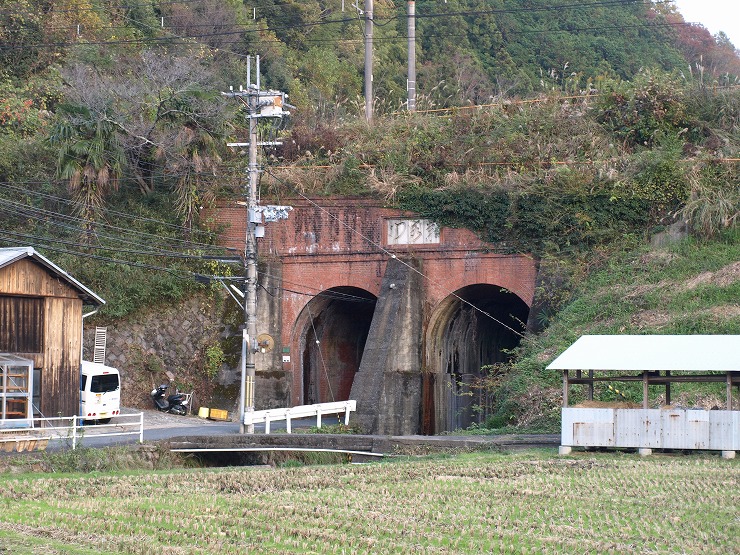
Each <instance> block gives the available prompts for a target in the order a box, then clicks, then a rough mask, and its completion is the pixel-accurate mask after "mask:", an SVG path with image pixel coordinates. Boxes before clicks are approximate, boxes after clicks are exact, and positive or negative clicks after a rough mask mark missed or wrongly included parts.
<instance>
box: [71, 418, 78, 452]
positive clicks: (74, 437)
mask: <svg viewBox="0 0 740 555" xmlns="http://www.w3.org/2000/svg"><path fill="white" fill-rule="evenodd" d="M75 449H77V415H74V416H73V417H72V450H73V451H74V450H75Z"/></svg>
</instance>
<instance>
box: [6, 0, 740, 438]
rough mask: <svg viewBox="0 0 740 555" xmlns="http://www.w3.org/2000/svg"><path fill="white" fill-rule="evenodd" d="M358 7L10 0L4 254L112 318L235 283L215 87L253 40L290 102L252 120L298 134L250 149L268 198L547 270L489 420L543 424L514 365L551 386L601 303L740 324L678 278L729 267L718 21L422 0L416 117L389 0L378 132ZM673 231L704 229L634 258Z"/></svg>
mask: <svg viewBox="0 0 740 555" xmlns="http://www.w3.org/2000/svg"><path fill="white" fill-rule="evenodd" d="M346 9H347V10H348V11H346V12H342V11H341V9H340V7H339V4H337V5H333V4H332V5H328V4H325V3H321V2H315V1H312V0H301V1H295V0H288V1H286V2H281V3H279V4H276V3H274V2H272V1H263V0H258V1H257V2H255V3H252V4H250V5H249V6H247V5H246V4H244V3H242V2H240V1H237V0H193V1H188V2H164V3H162V2H155V1H153V0H58V1H55V2H47V1H46V0H20V1H17V0H12V1H11V0H0V185H1V187H0V214H2V218H0V229H1V230H2V232H1V233H0V243H2V245H3V246H11V245H33V246H35V247H36V248H38V249H39V250H40V251H41V252H42V253H43V254H45V255H47V256H49V257H50V258H52V259H53V260H54V261H55V262H56V263H58V264H59V265H60V266H61V267H63V268H64V269H65V270H67V271H69V272H70V273H71V274H72V275H74V276H75V277H76V278H77V279H79V280H80V281H82V282H83V283H85V284H86V285H87V286H89V287H90V288H92V289H93V290H95V291H96V292H97V293H99V294H100V295H101V296H103V297H104V298H105V299H106V300H107V301H108V303H107V305H106V306H105V307H104V308H103V310H101V312H100V313H99V314H98V315H96V316H95V318H97V319H98V321H99V322H101V323H104V322H109V321H113V320H115V319H119V318H127V317H133V316H135V315H136V314H137V312H139V311H141V310H142V309H143V308H149V309H155V310H156V307H157V305H162V304H164V303H173V302H178V301H181V300H183V299H184V298H186V297H187V296H189V295H191V294H193V292H195V291H197V290H201V289H203V288H204V287H206V286H204V285H203V282H205V281H207V280H206V279H204V278H205V277H206V276H211V275H228V274H230V273H233V272H239V271H240V267H239V266H238V265H236V266H234V265H229V264H227V263H224V262H223V260H224V259H225V257H235V256H236V255H238V254H239V253H235V252H226V251H225V250H224V249H222V248H219V247H218V246H217V245H215V242H216V238H215V234H214V233H213V232H212V231H211V230H210V228H209V225H208V224H209V222H206V221H203V219H202V218H201V210H202V208H203V207H207V206H209V205H210V204H211V203H213V202H214V201H215V200H217V199H223V198H226V197H234V196H240V195H242V194H243V186H244V178H245V176H244V171H245V165H246V163H245V159H244V156H243V155H242V153H240V152H236V151H233V150H232V149H229V148H227V147H226V143H227V142H229V141H234V142H243V141H244V140H245V137H246V136H247V132H246V123H247V119H246V117H245V113H244V109H243V107H240V105H239V104H238V103H236V102H234V101H233V100H231V101H230V100H229V99H226V98H224V97H222V96H221V94H220V92H221V91H226V90H228V88H229V86H231V85H234V86H239V85H240V84H242V85H243V84H245V76H246V66H247V61H246V60H247V57H248V56H249V55H253V54H260V56H261V64H262V65H261V71H262V76H261V77H262V81H261V82H262V84H263V87H269V88H273V89H279V90H283V91H285V92H287V93H289V95H290V102H291V103H292V104H294V105H295V106H296V109H295V110H292V111H293V112H294V113H293V115H292V116H291V118H289V119H288V120H287V121H281V122H279V123H277V124H275V125H272V124H270V123H269V122H267V121H265V122H263V123H262V124H261V125H260V134H261V137H260V139H265V140H267V139H270V140H271V139H275V138H280V139H281V141H282V142H283V145H282V146H281V147H279V148H275V149H271V150H265V152H263V153H261V159H262V160H263V161H264V168H263V169H264V172H263V173H262V178H261V183H260V194H261V196H262V197H263V198H266V199H267V198H277V199H282V198H285V197H286V196H295V195H310V196H312V197H315V198H321V197H322V196H370V197H373V198H377V199H380V200H381V201H383V202H385V203H386V204H387V205H388V206H392V207H396V208H402V209H407V210H413V211H415V212H417V213H419V214H421V215H422V216H423V217H425V218H429V219H432V220H435V221H436V222H438V223H439V224H441V225H443V226H452V227H467V228H470V229H472V230H473V231H475V232H476V233H478V234H479V235H480V237H481V238H483V239H484V240H486V241H488V242H490V243H491V245H492V246H491V248H492V249H495V250H497V251H500V252H526V253H531V254H532V255H533V256H536V257H537V258H538V260H540V268H541V278H542V279H541V286H540V288H539V290H538V291H537V299H536V307H535V308H536V313H537V322H538V324H539V328H545V327H547V326H548V325H549V326H550V329H549V330H548V331H547V332H546V334H545V335H542V336H539V335H538V336H534V337H533V338H531V339H528V340H527V341H525V344H524V345H523V347H522V350H521V352H520V353H519V354H520V356H521V360H520V362H519V363H517V365H516V366H515V367H514V368H513V369H511V368H508V367H507V368H500V369H496V371H495V372H492V375H491V380H492V382H491V383H494V384H495V385H496V387H499V386H500V387H503V388H504V389H503V391H505V392H507V393H506V394H505V395H499V396H498V398H497V405H498V406H497V408H496V412H495V415H494V417H493V421H492V422H491V424H492V425H494V426H496V427H500V426H506V425H510V424H517V425H520V426H527V425H529V426H537V425H540V424H542V423H543V422H549V423H550V425H552V422H553V419H552V415H551V414H549V413H548V414H549V416H548V415H546V414H545V413H546V410H545V409H543V408H540V407H539V405H538V404H537V403H534V402H531V403H529V404H527V402H526V401H527V399H526V398H525V397H523V396H526V395H534V394H535V393H536V389H535V390H528V391H527V390H525V388H524V387H523V385H522V384H523V383H524V382H523V381H522V380H524V378H522V377H521V376H527V375H530V376H537V379H538V383H542V384H546V383H547V382H548V380H549V379H550V378H549V377H548V376H546V375H544V374H543V373H542V368H544V363H545V360H546V359H547V357H548V356H549V355H550V354H552V353H554V352H555V351H556V350H557V349H559V348H563V347H564V346H565V345H566V343H567V342H568V341H570V339H572V336H573V335H574V334H576V333H577V332H578V330H580V331H586V330H589V329H592V327H591V326H592V325H596V324H591V323H589V318H591V319H592V322H598V326H604V325H606V323H610V324H609V326H610V327H608V328H603V330H604V331H606V330H607V329H608V330H610V331H619V332H625V331H630V330H631V331H637V332H644V331H647V330H658V331H665V332H667V331H676V330H684V331H687V332H688V331H692V332H697V331H700V330H706V332H707V333H709V332H711V333H730V332H733V330H734V332H736V330H737V314H736V311H735V309H736V306H737V304H736V302H735V303H734V304H733V302H732V301H731V295H733V294H736V293H737V283H736V281H737V280H736V279H734V278H733V279H730V281H728V283H726V284H725V283H724V282H723V284H714V285H712V284H711V283H710V284H706V283H702V284H698V285H697V286H696V287H693V288H685V287H683V286H679V285H677V284H679V283H681V282H682V281H684V282H689V281H690V280H693V279H703V278H701V276H702V275H703V272H720V273H722V272H725V273H726V274H727V275H729V276H736V269H734V268H735V267H734V266H732V263H733V261H737V260H738V258H739V257H738V256H737V255H738V253H737V250H736V248H734V247H733V242H735V243H736V242H737V228H738V222H739V220H740V218H739V217H738V213H739V212H740V171H738V159H739V158H740V88H739V86H738V85H740V83H739V82H738V78H739V76H740V57H738V51H737V50H736V49H735V48H734V46H733V45H732V44H730V42H729V41H728V40H727V37H726V36H724V35H722V34H719V35H717V36H716V37H712V36H711V35H710V34H709V33H708V32H707V31H706V30H705V29H703V28H701V27H698V26H694V25H687V24H685V22H684V21H683V18H682V17H681V16H680V14H678V13H676V12H675V10H674V9H672V8H671V7H669V6H668V5H666V4H664V3H662V2H655V3H652V2H641V1H640V2H636V1H631V0H624V1H607V0H603V1H602V0H593V1H585V0H583V1H578V2H571V3H568V4H559V3H557V2H556V0H535V1H529V0H527V1H524V0H500V1H497V2H495V3H494V4H490V3H483V2H481V1H480V0H459V1H456V2H452V1H451V2H446V3H419V5H418V7H417V13H418V15H419V17H418V21H417V37H418V41H417V43H418V47H419V48H418V70H419V71H418V90H419V101H418V107H419V110H418V111H417V112H416V113H414V114H409V113H408V112H406V111H404V105H403V103H404V99H405V94H406V93H405V91H406V87H405V81H406V74H405V64H406V60H405V57H406V38H405V33H406V24H407V20H406V16H405V9H406V3H405V2H402V1H401V0H396V1H395V2H390V1H389V0H383V1H379V2H376V10H375V12H376V13H375V23H376V25H375V39H376V40H375V47H374V58H375V66H374V67H375V69H374V87H375V92H374V99H373V104H374V106H375V118H374V120H373V121H372V122H370V123H368V122H366V121H365V119H364V105H363V102H364V101H363V99H362V97H361V90H362V74H363V58H364V56H363V54H364V53H363V49H362V48H363V47H362V40H361V39H362V28H361V27H362V25H361V24H362V17H361V16H359V15H358V13H357V12H355V11H349V10H350V8H349V6H347V7H346ZM352 9H353V10H354V8H352ZM253 71H254V68H253ZM253 81H254V79H253ZM677 222H678V223H681V222H686V223H687V225H688V231H689V233H690V234H691V237H692V238H691V239H690V240H689V241H690V242H689V243H686V244H683V243H681V244H680V245H684V246H677V247H672V248H674V249H678V250H676V251H666V252H663V251H660V253H658V254H652V255H651V254H649V253H647V252H646V251H643V250H642V248H643V246H644V245H645V244H647V241H648V239H649V238H650V237H651V236H653V235H655V234H656V233H659V232H661V231H664V230H666V229H667V228H670V226H672V225H674V224H675V223H677ZM686 245H688V246H686ZM681 249H683V250H681ZM634 252H637V253H638V254H633V253H634ZM666 253H667V254H666ZM701 253H704V254H701ZM694 257H696V258H694ZM684 259H685V260H686V261H687V262H683V261H684ZM636 260H639V261H642V262H636ZM719 261H722V263H721V264H720V262H719ZM684 264H686V265H685V266H684ZM718 264H719V265H718ZM609 268H612V269H614V268H616V269H617V270H620V271H622V272H628V273H627V275H628V276H629V277H625V274H621V275H619V274H617V275H619V277H614V278H608V277H605V276H609V275H610V274H609V273H608V272H609ZM681 268H683V269H682V270H681ZM728 268H729V269H728ZM612 271H614V270H612ZM595 272H606V273H596V274H595ZM733 272H734V273H733ZM594 275H595V276H596V277H591V278H590V280H599V279H602V280H605V281H604V283H605V284H607V283H614V284H615V285H614V286H613V287H612V286H609V285H603V286H602V287H601V288H599V287H598V286H597V283H598V281H588V279H589V276H594ZM722 275H725V274H722ZM599 276H601V277H599ZM648 276H650V277H648ZM643 278H644V279H645V280H646V281H645V282H644V283H643V282H642V281H641V280H642V279H643ZM609 279H613V282H609V281H608V280H609ZM728 279H729V278H728ZM632 282H634V283H635V284H636V287H635V289H619V287H622V288H625V287H628V286H630V284H631V283H632ZM663 282H665V283H666V284H667V285H665V286H655V287H653V285H654V284H656V283H658V284H659V283H663ZM617 285H618V286H619V287H617ZM712 287H714V289H712ZM708 288H709V289H708ZM620 291H621V293H620ZM674 296H675V300H674V301H670V303H669V302H667V301H668V300H669V299H673V298H674ZM594 299H595V300H594ZM589 302H593V303H594V305H593V308H591V309H587V308H584V306H585V305H588V303H589ZM579 307H580V308H579ZM599 307H610V310H611V311H616V312H615V313H614V314H609V315H608V317H607V315H605V314H603V313H602V312H599V310H598V309H599ZM733 307H735V308H733ZM563 310H564V312H562V311H563ZM666 311H667V312H666ZM559 313H560V314H561V315H560V316H558V314H559ZM574 318H580V319H581V320H579V322H578V323H577V324H576V323H575V320H573V319H574ZM633 318H634V319H635V322H637V323H635V322H633V321H632V319H633ZM559 322H560V323H559ZM679 323H681V326H682V327H680V326H679ZM640 326H641V327H640ZM691 326H693V327H691ZM564 329H567V330H569V331H568V333H565V332H564V331H562V330H564ZM599 329H602V328H599ZM211 370H212V368H211ZM504 375H506V376H509V379H506V380H504V378H503V376H504ZM502 380H504V381H502Z"/></svg>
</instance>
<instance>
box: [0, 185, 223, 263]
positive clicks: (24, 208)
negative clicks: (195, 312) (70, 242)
mask: <svg viewBox="0 0 740 555" xmlns="http://www.w3.org/2000/svg"><path fill="white" fill-rule="evenodd" d="M2 204H4V205H6V206H10V207H11V208H13V209H14V210H15V211H16V213H17V214H22V215H24V216H26V217H29V218H32V219H35V220H40V221H44V222H47V223H50V224H51V225H54V226H56V227H60V228H62V229H67V230H70V231H74V232H75V233H78V234H84V233H85V232H86V231H85V227H84V226H86V225H87V224H88V223H89V222H87V221H86V220H84V219H82V218H78V217H74V216H70V215H66V214H62V213H59V212H52V211H49V210H45V209H43V208H36V207H32V206H28V205H25V204H22V203H19V202H15V201H11V200H8V199H2V198H0V205H2ZM57 220H62V221H64V220H66V221H70V222H73V223H75V222H76V223H79V224H81V225H82V226H83V227H77V226H72V225H67V224H64V223H62V222H61V221H57ZM94 226H95V227H96V228H97V227H101V228H104V229H108V230H111V231H113V232H117V233H119V234H118V235H105V234H100V233H98V232H96V233H94V235H95V236H96V237H102V238H104V239H108V240H111V241H114V242H120V243H123V244H129V245H137V246H142V245H145V246H150V245H151V242H150V241H151V240H152V239H157V240H161V241H165V242H172V243H175V244H176V245H177V247H175V245H169V246H170V247H173V248H182V249H192V248H199V249H208V250H219V251H221V250H223V248H222V247H218V246H214V245H210V244H208V243H198V242H194V241H188V240H186V239H177V238H174V237H163V236H161V235H155V234H151V233H147V232H143V231H138V230H134V229H130V228H122V227H119V226H113V225H110V224H107V223H104V222H94ZM121 234H125V235H127V236H128V235H129V234H131V235H133V236H134V237H139V238H140V239H141V240H146V241H147V242H146V243H139V242H136V241H132V240H128V239H124V238H123V235H121ZM149 252H150V253H151V254H152V255H153V254H154V253H156V252H159V253H173V252H176V251H165V250H164V249H161V248H156V247H155V250H150V251H149Z"/></svg>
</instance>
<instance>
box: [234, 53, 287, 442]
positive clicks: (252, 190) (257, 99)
mask: <svg viewBox="0 0 740 555" xmlns="http://www.w3.org/2000/svg"><path fill="white" fill-rule="evenodd" d="M259 64H260V59H259V56H257V57H256V66H257V67H256V72H255V73H256V76H257V77H256V80H257V83H256V84H252V58H251V56H250V57H248V58H247V90H246V91H245V90H241V87H240V90H239V92H234V91H231V92H227V93H221V94H222V95H224V96H226V97H229V98H237V99H239V100H240V101H241V102H242V103H243V104H244V106H245V107H246V108H247V114H248V115H247V117H248V118H249V142H248V143H228V146H234V147H244V146H247V147H249V166H248V170H247V172H248V179H247V188H246V191H245V197H246V202H240V203H239V204H242V205H245V206H246V207H247V225H246V237H245V241H244V242H245V248H244V330H243V331H242V357H241V388H240V401H239V402H240V415H239V416H240V420H239V422H240V426H239V430H240V432H241V433H250V434H251V433H254V425H253V424H252V423H251V422H252V419H251V417H250V415H249V414H248V413H251V412H254V385H255V360H254V359H255V357H254V355H255V353H256V352H257V351H258V350H259V349H260V345H258V344H257V238H258V237H262V236H264V229H265V228H264V226H263V225H262V222H263V214H264V215H265V219H266V220H267V221H276V220H279V219H285V218H287V217H288V212H289V211H290V210H292V209H293V208H292V207H291V206H259V205H258V203H257V186H258V181H259V172H260V169H259V165H258V162H257V147H258V146H269V145H279V144H281V143H279V142H258V136H257V120H258V118H261V117H263V118H264V117H271V118H274V117H282V116H284V115H288V114H290V112H286V111H284V110H283V106H290V105H289V104H287V103H286V102H285V98H286V96H287V95H286V94H285V93H282V92H280V91H271V90H268V91H262V90H261V89H260V66H259Z"/></svg>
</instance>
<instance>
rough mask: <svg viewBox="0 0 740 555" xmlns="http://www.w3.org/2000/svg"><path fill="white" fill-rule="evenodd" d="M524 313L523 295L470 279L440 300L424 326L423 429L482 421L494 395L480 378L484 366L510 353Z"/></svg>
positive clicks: (522, 327) (444, 428) (521, 328)
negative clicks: (466, 283) (425, 345)
mask: <svg viewBox="0 0 740 555" xmlns="http://www.w3.org/2000/svg"><path fill="white" fill-rule="evenodd" d="M471 305H472V306H471ZM489 315H490V316H489ZM528 315H529V307H528V306H527V304H526V303H525V302H524V301H522V300H521V299H520V298H519V297H518V296H517V295H515V294H514V293H511V292H509V291H506V290H503V289H501V288H500V287H498V286H496V285H488V284H475V285H469V286H467V287H463V288H462V289H460V290H458V291H457V292H456V293H455V294H454V295H450V296H448V297H447V298H446V299H444V300H443V301H442V302H441V303H440V305H439V307H438V309H437V310H436V312H435V314H434V315H433V317H432V321H431V322H430V326H429V328H428V332H427V356H426V360H427V368H426V372H425V374H424V383H423V399H422V432H423V433H427V434H433V433H438V432H441V431H449V430H454V429H459V428H467V427H468V426H470V425H471V424H473V423H481V422H483V421H485V419H486V417H487V415H488V407H489V406H490V404H491V401H492V399H491V396H490V393H491V392H490V391H488V390H486V389H485V388H481V387H480V379H481V378H482V377H484V376H485V375H486V367H488V366H490V365H493V364H496V363H499V362H505V361H507V360H508V359H509V355H508V354H507V351H508V350H510V349H512V348H514V347H516V346H517V345H518V344H519V341H520V339H521V335H520V334H523V333H524V330H525V327H526V322H527V317H528Z"/></svg>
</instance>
